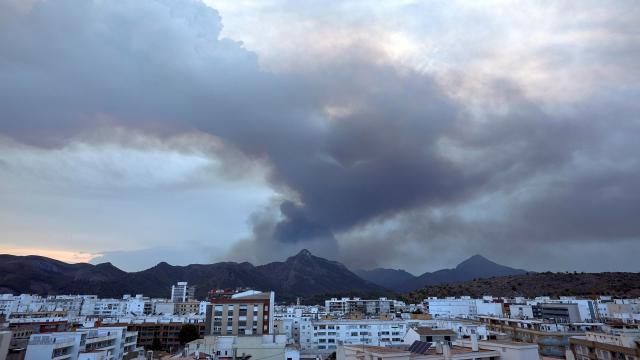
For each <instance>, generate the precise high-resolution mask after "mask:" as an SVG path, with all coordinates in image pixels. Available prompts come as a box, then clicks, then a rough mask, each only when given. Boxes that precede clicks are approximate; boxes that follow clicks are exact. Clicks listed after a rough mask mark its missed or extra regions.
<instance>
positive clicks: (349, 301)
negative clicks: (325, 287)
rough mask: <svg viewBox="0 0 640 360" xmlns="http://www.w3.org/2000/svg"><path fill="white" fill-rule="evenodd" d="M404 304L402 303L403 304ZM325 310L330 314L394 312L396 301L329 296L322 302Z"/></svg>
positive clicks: (379, 313)
mask: <svg viewBox="0 0 640 360" xmlns="http://www.w3.org/2000/svg"><path fill="white" fill-rule="evenodd" d="M403 305H404V304H403ZM324 307H325V310H326V312H327V313H328V314H331V315H338V316H342V315H346V314H351V313H359V314H362V315H374V316H375V315H382V314H393V313H395V307H396V301H395V300H389V299H387V298H384V297H382V298H379V299H375V300H366V299H360V298H346V297H345V298H341V299H338V298H331V299H329V300H325V302H324Z"/></svg>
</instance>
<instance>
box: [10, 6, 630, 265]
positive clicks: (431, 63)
mask: <svg viewBox="0 0 640 360" xmlns="http://www.w3.org/2000/svg"><path fill="white" fill-rule="evenodd" d="M214 4H215V2H214ZM224 4H225V3H221V6H222V8H223V9H227V10H223V11H230V12H231V14H234V13H235V14H238V12H240V13H242V11H244V10H243V9H244V7H243V8H233V7H230V6H229V4H228V3H227V4H226V5H227V6H226V7H225V6H223V5H224ZM254 5H255V4H254ZM525 5H526V6H525ZM622 5H624V6H621V7H620V8H616V9H614V10H611V11H604V10H606V9H604V10H603V9H602V7H601V5H599V4H598V3H589V4H586V5H583V6H582V7H580V8H579V9H576V8H575V5H571V4H570V3H561V4H559V5H556V6H550V7H542V6H540V5H539V4H535V3H529V2H526V3H524V5H523V6H524V9H526V11H525V10H523V9H520V8H519V7H518V6H503V7H495V8H493V7H486V8H485V7H480V8H479V7H477V6H475V5H474V4H472V3H468V2H452V3H451V4H449V2H446V3H442V2H441V3H438V2H436V3H431V4H420V3H417V4H416V3H413V2H407V3H402V4H400V5H399V6H391V5H385V7H384V9H383V10H384V11H383V10H381V9H377V8H375V7H371V6H370V5H369V4H368V3H365V2H359V1H353V2H348V3H345V4H340V5H337V4H329V5H327V6H323V7H322V8H319V7H317V6H314V5H313V4H311V3H308V2H302V3H299V2H274V3H267V4H259V6H262V7H264V10H265V11H264V12H261V13H260V14H266V15H264V18H263V19H266V20H268V21H267V22H265V24H271V25H275V26H274V28H273V32H266V31H260V29H261V25H259V24H258V25H256V26H257V27H254V28H253V32H252V33H249V34H248V33H247V31H249V30H250V27H248V26H246V24H249V23H251V21H253V22H255V21H254V20H256V19H255V16H257V15H256V12H254V13H242V14H241V15H242V16H248V17H247V18H243V20H244V21H246V23H244V24H245V25H244V27H242V26H241V27H240V28H241V30H242V31H238V30H237V28H236V29H235V30H234V29H233V28H232V29H231V30H225V31H224V32H223V34H225V35H226V34H234V38H235V39H236V40H240V39H242V38H243V36H244V35H247V39H248V41H247V44H248V45H246V46H245V45H244V44H243V43H241V42H239V41H235V40H231V39H229V38H225V37H223V36H221V31H222V20H221V17H220V16H219V14H218V12H217V11H215V10H213V9H212V8H210V7H208V6H206V5H205V4H203V3H201V2H198V1H195V0H194V1H172V0H144V1H125V2H111V1H103V2H78V1H73V0H61V1H56V2H46V1H41V2H40V1H37V2H34V3H33V4H31V6H29V7H25V6H17V5H16V3H15V2H5V3H3V4H2V5H0V7H1V8H0V12H1V13H3V14H10V15H4V16H3V17H2V19H3V20H2V22H0V49H2V52H1V54H2V55H0V64H1V67H0V79H2V81H1V82H0V109H3V110H2V118H1V119H0V132H1V133H2V134H3V135H4V136H6V137H8V138H10V139H12V140H11V141H14V142H16V143H19V145H15V144H14V145H12V146H14V148H18V149H20V146H25V147H29V149H28V150H25V149H20V150H19V151H15V152H13V153H12V154H11V155H10V156H8V157H6V156H5V158H4V159H3V158H0V159H2V161H3V163H2V164H3V165H0V166H3V169H5V170H3V171H10V172H11V174H18V173H20V172H21V171H23V170H24V169H23V168H22V167H21V166H20V162H21V160H20V159H25V158H24V156H25V154H29V153H37V154H46V155H44V156H45V158H46V159H47V160H46V161H45V162H44V163H43V162H38V160H37V159H34V158H33V157H31V158H29V161H27V163H29V162H31V164H39V165H32V166H35V167H37V168H38V169H40V170H38V171H40V172H42V173H44V174H54V175H51V176H52V177H51V178H54V179H59V181H60V182H61V183H62V184H73V183H74V180H73V177H74V176H75V175H74V174H80V175H81V178H82V179H84V180H83V181H80V183H81V184H87V183H92V182H93V183H96V184H99V185H100V186H101V187H109V188H111V189H115V190H113V191H114V193H121V194H122V193H123V191H124V190H122V188H123V187H124V188H126V189H127V190H126V191H129V192H127V194H138V196H139V195H140V194H141V189H143V188H145V187H147V188H152V189H155V191H162V190H165V189H166V186H169V187H172V186H176V184H177V186H178V187H180V188H181V189H185V191H189V189H202V188H203V187H205V188H206V187H207V186H211V187H215V186H217V185H219V186H221V187H226V186H230V185H229V182H221V183H216V182H215V181H214V184H213V185H212V184H211V183H210V182H209V181H207V179H209V176H213V177H215V176H221V177H223V178H225V179H226V180H232V181H237V182H238V184H240V187H242V184H245V185H246V186H247V188H248V189H250V188H251V189H253V188H252V187H251V186H252V185H247V184H246V183H243V182H242V179H246V178H252V177H260V176H264V177H266V182H267V183H268V186H269V187H270V188H271V190H270V196H269V197H270V201H266V200H264V197H260V199H262V201H263V202H262V204H260V205H258V206H254V207H253V208H252V210H250V211H245V212H244V213H243V216H247V213H250V212H253V213H254V214H253V215H252V216H250V217H249V224H248V225H249V227H251V229H250V231H249V232H250V233H251V234H250V235H246V234H240V235H239V236H236V237H235V238H225V239H224V240H220V239H216V240H215V241H216V242H217V243H224V246H223V248H226V249H231V253H230V254H229V256H231V257H233V258H236V259H253V260H255V261H260V262H262V261H268V260H274V259H278V258H283V257H285V256H286V255H289V253H290V252H293V251H295V250H299V249H300V248H303V247H306V248H310V249H311V250H312V251H314V249H318V251H319V252H320V253H321V254H322V255H325V256H328V257H334V258H341V259H343V260H345V261H346V262H348V263H349V264H351V265H357V266H367V265H374V264H375V265H386V266H389V265H393V264H394V263H395V264H398V263H402V260H401V258H402V257H407V256H409V257H411V258H412V259H415V261H416V262H419V261H420V257H419V256H418V257H416V256H412V255H411V254H412V253H415V251H416V250H419V249H422V248H425V246H426V248H429V249H434V248H436V247H437V246H441V248H446V249H448V250H447V251H448V252H449V253H454V254H453V255H450V256H448V257H446V256H445V257H443V258H451V259H453V258H455V257H457V256H458V255H457V254H455V252H456V251H459V249H464V251H465V252H469V251H472V250H471V249H473V252H474V253H475V252H481V251H479V250H478V249H480V250H484V251H500V249H502V248H514V247H515V248H517V247H518V246H520V247H523V248H530V247H532V246H533V245H534V244H549V243H553V244H556V245H557V246H559V247H560V248H566V249H569V248H571V249H575V248H576V244H580V243H585V244H592V243H594V242H601V243H603V242H615V243H616V244H621V245H620V246H629V245H628V244H629V243H630V242H633V241H638V238H639V237H640V229H638V227H637V226H636V225H635V222H634V221H633V220H634V219H633V215H632V214H634V213H637V210H638V199H637V198H636V197H634V196H632V195H631V196H628V195H626V194H634V193H637V190H638V189H637V186H636V185H635V184H637V183H638V182H637V180H638V168H639V167H638V158H637V156H638V155H637V154H638V153H640V152H639V151H638V150H640V149H638V146H637V145H636V143H637V142H636V141H635V139H634V138H633V136H632V135H631V134H634V133H635V132H637V130H638V121H637V116H636V114H637V113H638V110H639V109H638V105H637V104H636V102H635V101H634V100H635V99H637V97H638V95H639V92H640V91H639V90H640V89H639V88H638V87H637V85H634V84H635V83H637V81H636V80H637V79H638V75H639V74H638V71H637V69H635V66H634V64H635V63H637V61H636V60H638V56H640V53H639V52H638V49H640V44H639V43H638V41H637V39H636V38H634V37H633V36H632V34H630V31H629V26H630V24H633V23H634V22H633V21H632V20H633V19H634V18H636V19H637V15H638V12H637V9H636V8H634V7H633V6H630V5H628V4H622ZM251 8H253V7H252V6H250V7H248V9H251ZM625 9H626V10H625ZM387 10H388V11H387ZM529 10H530V11H529ZM574 10H576V11H577V16H576V17H571V16H568V15H567V14H573V13H574ZM525 13H526V14H531V15H532V19H533V20H527V19H528V18H527V17H525V16H524V15H525ZM223 14H224V13H223ZM424 14H428V16H425V17H423V16H422V15H424ZM369 15H371V16H369ZM252 16H253V17H252ZM231 19H233V18H231ZM250 20H251V21H250ZM276 20H277V21H276ZM283 20H286V21H283ZM542 20H545V21H546V22H544V24H543V25H544V26H540V27H536V26H534V25H536V24H537V22H539V21H542ZM230 22H231V23H232V24H233V20H230ZM236 24H237V23H236ZM460 24H464V26H460ZM291 29H301V30H299V31H295V30H291ZM394 29H395V30H394ZM243 34H244V35H243ZM236 35H237V37H236ZM249 49H251V50H252V51H250V50H249ZM253 50H255V51H256V52H253ZM298 55H299V58H297V57H296V56H298ZM261 59H262V60H261ZM264 59H266V63H265V60H264ZM279 61H281V65H282V66H276V67H274V66H272V65H273V64H274V63H278V62H279ZM270 64H271V65H270ZM271 70H274V71H271ZM141 138H142V139H143V140H140V139H141ZM78 144H84V145H78ZM123 147H124V148H126V149H127V151H126V152H125V153H124V154H122V153H120V152H121V151H122V148H123ZM31 148H38V149H40V150H37V151H36V150H33V149H31ZM69 149H73V151H72V153H73V155H72V156H71V157H64V159H68V161H69V162H70V163H69V164H64V161H62V163H63V164H62V166H61V167H58V166H57V165H56V166H55V169H51V168H50V167H49V166H48V164H49V162H50V161H51V160H50V158H48V156H53V157H56V156H60V155H59V154H60V152H68V151H69ZM87 149H89V150H87ZM96 149H99V151H98V152H97V153H96V152H95V151H96ZM40 152H41V153H40ZM83 154H84V155H83ZM96 154H97V155H96ZM38 156H40V155H38ZM66 156H69V155H68V154H67V155H66ZM87 156H88V157H87ZM92 156H95V157H92ZM52 163H55V164H58V163H60V161H57V162H56V161H53V162H52ZM7 164H8V165H7ZM134 164H135V165H134ZM138 164H139V165H138ZM95 167H98V169H97V170H96V169H95ZM256 168H257V169H260V170H258V171H257V172H254V170H255V169H256ZM6 169H9V170H6ZM20 169H23V170H20ZM212 169H213V170H212ZM94 170H95V171H94ZM105 174H108V176H104V175H105ZM214 174H215V175H214ZM47 176H50V175H47ZM249 182H251V181H249ZM167 184H169V185H167ZM39 186H40V185H39ZM79 187H82V186H79ZM240 191H241V190H240ZM257 192H259V191H257ZM266 193H269V192H266ZM153 194H157V192H156V193H153V192H152V193H147V196H145V197H143V198H144V199H143V201H145V202H146V203H148V204H157V205H161V204H158V203H157V202H156V201H152V200H150V199H152V198H153ZM261 194H262V193H261ZM5 196H8V195H5ZM188 198H189V201H193V197H188ZM183 199H186V198H183ZM13 200H14V201H15V200H16V199H15V198H14V199H13ZM198 204H199V205H200V206H203V204H202V202H198ZM252 204H255V203H252ZM161 206H164V205H161ZM183 206H184V208H188V207H189V206H188V205H183ZM233 206H234V204H233V200H228V202H225V203H224V204H221V205H220V206H219V207H218V208H217V209H216V211H219V214H222V215H221V216H224V213H226V211H224V210H220V209H231V208H233ZM181 211H183V212H182V213H181V218H188V215H190V214H198V215H200V214H201V213H199V212H198V211H211V210H210V209H209V210H203V209H202V208H198V210H197V211H192V212H190V211H189V210H187V209H182V210H181ZM236 216H238V215H236ZM244 219H245V218H243V221H244ZM390 228H391V229H390ZM179 229H182V228H180V227H179ZM200 231H201V232H204V231H203V230H200ZM210 231H211V232H212V233H213V232H215V231H216V230H215V229H211V230H210ZM186 232H187V233H188V230H186ZM205 238H206V236H204V235H202V234H198V236H194V237H193V238H192V239H191V240H193V241H194V242H195V243H198V244H201V243H202V242H203V241H206V240H203V239H205ZM238 238H240V239H243V240H242V241H239V242H236V241H235V240H236V239H238ZM145 241H146V242H145V244H139V245H141V246H138V248H149V247H152V246H153V244H151V240H145ZM361 244H369V245H370V246H377V247H378V248H376V249H375V251H374V250H373V249H372V250H371V254H372V256H371V257H370V258H368V259H369V260H370V263H369V264H365V263H362V262H361V261H360V260H358V258H357V256H354V255H356V254H358V251H361V249H362V246H361ZM622 244H626V245H622ZM142 245H143V246H142ZM198 246H199V245H198ZM589 246H590V245H589ZM384 249H390V250H387V251H385V250H384ZM101 250H102V249H101ZM516 259H517V260H518V261H522V262H525V263H526V262H527V260H526V256H525V255H517V256H516ZM554 261H557V260H554ZM514 265H517V264H514ZM518 267H525V266H518ZM630 268H631V267H630Z"/></svg>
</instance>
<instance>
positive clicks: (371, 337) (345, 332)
mask: <svg viewBox="0 0 640 360" xmlns="http://www.w3.org/2000/svg"><path fill="white" fill-rule="evenodd" d="M406 331H407V325H406V323H405V322H404V321H403V320H378V319H361V320H349V319H333V320H314V321H311V326H309V327H307V329H306V330H301V332H300V347H301V349H302V350H319V351H321V352H322V351H326V352H332V351H335V350H336V348H337V346H338V345H339V344H345V345H346V344H367V345H373V346H396V345H402V344H404V337H405V333H406Z"/></svg>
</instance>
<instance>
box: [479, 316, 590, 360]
mask: <svg viewBox="0 0 640 360" xmlns="http://www.w3.org/2000/svg"><path fill="white" fill-rule="evenodd" d="M479 320H480V321H481V322H482V323H483V324H485V325H486V327H487V329H488V330H490V331H494V332H498V333H501V334H505V335H507V336H508V337H509V338H510V339H511V340H512V341H516V342H525V343H531V344H537V345H538V352H539V354H540V356H541V357H543V358H547V357H548V358H558V359H564V357H565V352H566V350H567V349H568V347H569V338H570V337H572V336H580V335H582V334H583V333H584V331H585V330H589V329H593V328H598V327H599V326H602V324H550V323H545V322H543V321H542V320H520V319H509V318H497V317H489V316H480V317H479Z"/></svg>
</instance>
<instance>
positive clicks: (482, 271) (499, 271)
mask: <svg viewBox="0 0 640 360" xmlns="http://www.w3.org/2000/svg"><path fill="white" fill-rule="evenodd" d="M527 272H528V271H526V270H521V269H514V268H511V267H508V266H504V265H500V264H497V263H495V262H493V261H491V260H489V259H487V258H485V257H483V256H482V255H474V256H472V257H470V258H468V259H467V260H465V261H463V262H461V263H460V264H458V266H456V267H455V268H453V269H442V270H438V271H434V272H426V273H424V274H422V275H419V276H414V275H413V274H410V273H408V272H406V271H404V270H395V269H382V268H377V269H373V270H356V271H355V273H356V274H357V275H358V276H360V277H361V278H363V279H365V280H368V281H370V282H372V283H375V284H378V285H380V286H382V287H385V288H387V289H391V290H393V291H396V292H399V293H405V292H409V291H412V290H416V289H421V288H423V287H425V286H433V285H441V284H449V283H457V282H463V281H469V280H473V279H478V278H489V277H496V276H507V275H523V274H526V273H527Z"/></svg>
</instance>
